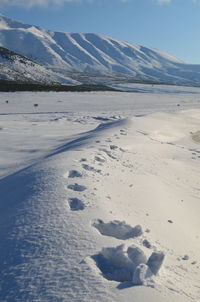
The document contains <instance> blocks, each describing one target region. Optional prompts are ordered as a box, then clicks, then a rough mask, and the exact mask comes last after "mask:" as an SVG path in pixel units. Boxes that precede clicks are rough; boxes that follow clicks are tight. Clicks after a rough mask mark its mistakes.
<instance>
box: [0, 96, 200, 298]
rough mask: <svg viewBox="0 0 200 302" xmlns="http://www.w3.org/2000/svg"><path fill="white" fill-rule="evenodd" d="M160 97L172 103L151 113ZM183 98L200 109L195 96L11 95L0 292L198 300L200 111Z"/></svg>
mask: <svg viewBox="0 0 200 302" xmlns="http://www.w3.org/2000/svg"><path fill="white" fill-rule="evenodd" d="M5 96H6V99H7V97H9V104H6V105H5V103H4V101H5V100H4V98H5ZM19 96H20V97H21V100H20V101H19ZM55 96H56V97H57V98H56V103H55ZM102 96H103V97H102ZM40 98H41V99H40ZM27 99H28V100H29V102H27ZM101 99H102V100H104V101H105V103H106V102H107V104H106V106H105V103H104V101H102V103H100V102H99V101H100V100H101ZM159 99H160V106H158V107H159V108H161V107H162V109H163V111H164V112H162V113H161V112H160V113H152V114H150V115H146V116H141V113H142V115H144V114H145V113H149V112H153V111H154V112H155V111H157V110H156V108H157V102H159ZM190 99H193V101H194V102H193V103H192V105H191V104H190ZM81 100H82V102H83V103H82V107H80V104H81ZM141 100H143V103H142V102H141ZM166 100H168V101H167V102H165V101H166ZM195 100H196V103H195ZM32 101H33V102H32ZM58 101H61V102H58ZM154 101H155V103H154ZM177 101H179V102H181V104H182V105H183V106H186V108H188V107H189V106H191V107H192V106H193V105H194V104H195V105H194V107H195V108H198V98H197V96H194V95H192V96H191V95H189V96H188V95H187V96H186V95H179V96H173V97H172V98H171V97H170V98H169V96H168V98H167V96H165V95H163V96H162V95H159V96H158V95H153V96H151V95H144V97H143V96H142V95H135V94H113V93H108V94H104V93H103V94H98V93H97V94H96V93H92V94H81V96H80V94H60V93H59V94H54V93H53V94H51V93H50V94H30V95H29V94H2V95H1V105H0V106H1V110H2V113H6V112H5V111H7V113H6V114H7V115H1V118H2V119H1V127H2V130H1V131H0V135H1V140H2V142H4V143H5V147H1V152H2V155H3V156H4V158H5V161H4V169H3V171H2V174H1V175H2V179H1V181H0V189H1V203H0V206H1V209H0V213H1V214H0V215H1V231H0V235H1V236H0V238H1V255H2V257H1V261H0V268H1V272H2V273H1V277H0V283H1V298H2V301H6V302H11V301H13V300H14V301H31V302H32V301H34V302H35V301H37V302H38V301H39V302H40V301H42V302H44V301H45V302H46V301H48V302H49V301H63V302H64V301H65V302H68V301H76V302H77V301H80V302H82V301H87V302H88V301H91V302H93V301H95V302H96V301H97V302H100V301H101V302H102V301H105V302H107V301H108V302H113V301H116V302H119V301H127V302H129V301H131V302H132V301H133V302H138V301H140V302H143V301H147V299H148V301H150V302H153V301H158V302H161V301H164V302H169V301H170V302H175V301H176V302H177V301H178V302H179V301H180V302H183V301H184V302H189V301H198V300H199V298H200V292H199V287H198V284H199V281H200V271H199V269H200V268H199V263H200V258H199V255H200V252H199V246H200V245H199V227H200V225H199V217H198V213H199V202H198V201H199V168H198V163H199V152H200V150H199V143H198V142H196V140H194V139H193V137H192V135H193V133H195V134H196V133H198V131H199V126H200V123H199V116H200V112H199V109H191V110H185V111H179V112H177V107H176V105H175V104H176V102H177ZM31 102H32V103H36V102H37V103H39V108H38V109H37V111H35V109H34V108H33V106H31ZM95 102H96V104H95ZM120 102H121V105H120ZM123 102H124V103H123ZM18 104H20V106H18ZM86 104H87V105H91V106H90V108H88V107H87V110H86V108H85V107H86ZM128 105H129V106H128ZM161 105H162V106H161ZM8 106H10V107H8ZM95 106H96V111H95V110H94V109H95ZM120 106H121V109H120ZM78 107H79V111H78V110H77V108H78ZM111 107H115V110H116V111H114V112H111V111H110V108H111ZM3 110H4V111H3ZM45 110H46V112H45ZM81 110H82V111H81ZM92 110H93V111H92ZM58 111H59V112H60V113H58ZM175 111H176V113H175ZM14 112H18V113H20V112H21V113H22V112H23V113H22V114H19V115H16V114H14ZM56 112H57V113H56ZM169 112H170V113H169ZM171 112H173V113H171ZM11 113H12V114H11ZM136 115H137V117H136ZM138 115H139V116H138ZM33 124H35V126H33ZM99 125H100V126H99ZM16 127H18V128H16ZM37 128H38V129H37ZM35 129H37V131H36V130H35ZM26 131H27V132H26ZM10 134H12V136H11V137H10ZM58 135H59V136H58ZM29 137H31V141H30V139H29ZM33 144H34V150H36V151H35V152H24V151H23V150H24V148H25V147H26V148H29V150H30V151H31V150H32V149H31V148H32V146H33ZM2 146H3V145H2ZM6 146H7V147H6ZM22 146H23V149H22V148H21V147H22ZM9 149H10V150H9ZM5 154H6V156H7V158H6V157H5ZM24 167H27V168H25V169H22V168H24ZM14 172H15V173H14ZM100 225H101V227H100ZM95 226H96V227H95ZM102 226H103V227H102ZM136 226H141V228H140V230H141V229H142V232H139V233H138V236H127V232H129V231H133V230H134V228H135V227H136ZM137 229H138V228H137ZM134 234H135V233H134ZM117 237H120V238H117ZM161 251H162V252H161ZM163 253H164V254H165V259H164V261H163V256H164V254H163ZM102 257H103V258H102ZM161 264H162V266H161ZM149 269H151V272H150V271H149ZM158 270H159V272H158ZM152 272H154V274H155V275H153V274H152ZM127 276H128V277H127ZM137 285H140V286H137ZM141 285H143V286H141Z"/></svg>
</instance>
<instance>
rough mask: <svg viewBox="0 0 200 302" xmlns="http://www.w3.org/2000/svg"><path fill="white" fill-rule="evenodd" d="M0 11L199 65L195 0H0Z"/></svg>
mask: <svg viewBox="0 0 200 302" xmlns="http://www.w3.org/2000/svg"><path fill="white" fill-rule="evenodd" d="M0 9H1V13H3V14H4V15H6V16H8V17H11V18H14V19H17V20H19V21H22V22H25V23H30V24H34V25H39V26H41V27H43V28H45V29H52V30H61V31H67V32H94V33H99V34H104V35H107V36H110V37H113V38H117V39H119V40H123V41H128V42H131V43H136V44H140V45H143V46H147V47H153V48H158V49H160V50H163V51H165V52H168V53H170V54H171V55H173V56H175V57H177V58H179V59H182V60H184V61H185V62H188V63H197V64H200V0H196V1H195V0H171V1H170V0H0Z"/></svg>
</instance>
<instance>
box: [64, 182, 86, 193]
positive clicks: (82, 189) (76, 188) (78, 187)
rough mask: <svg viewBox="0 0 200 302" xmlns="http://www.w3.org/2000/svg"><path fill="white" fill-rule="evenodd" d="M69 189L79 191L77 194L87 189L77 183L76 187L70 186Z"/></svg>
mask: <svg viewBox="0 0 200 302" xmlns="http://www.w3.org/2000/svg"><path fill="white" fill-rule="evenodd" d="M67 187H68V189H70V190H73V191H77V192H83V191H85V190H86V189H87V188H86V187H85V186H82V185H79V184H77V183H75V184H74V185H68V186H67Z"/></svg>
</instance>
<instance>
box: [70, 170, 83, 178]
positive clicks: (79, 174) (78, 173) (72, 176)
mask: <svg viewBox="0 0 200 302" xmlns="http://www.w3.org/2000/svg"><path fill="white" fill-rule="evenodd" d="M68 177H69V178H75V177H82V174H81V173H80V172H78V171H77V170H71V171H69V174H68Z"/></svg>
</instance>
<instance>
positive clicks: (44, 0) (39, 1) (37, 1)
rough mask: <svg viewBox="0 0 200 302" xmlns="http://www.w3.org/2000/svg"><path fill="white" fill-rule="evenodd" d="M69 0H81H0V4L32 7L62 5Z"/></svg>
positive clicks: (72, 0)
mask: <svg viewBox="0 0 200 302" xmlns="http://www.w3.org/2000/svg"><path fill="white" fill-rule="evenodd" d="M70 2H81V0H0V5H10V6H26V7H33V6H49V5H62V4H64V3H70Z"/></svg>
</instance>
